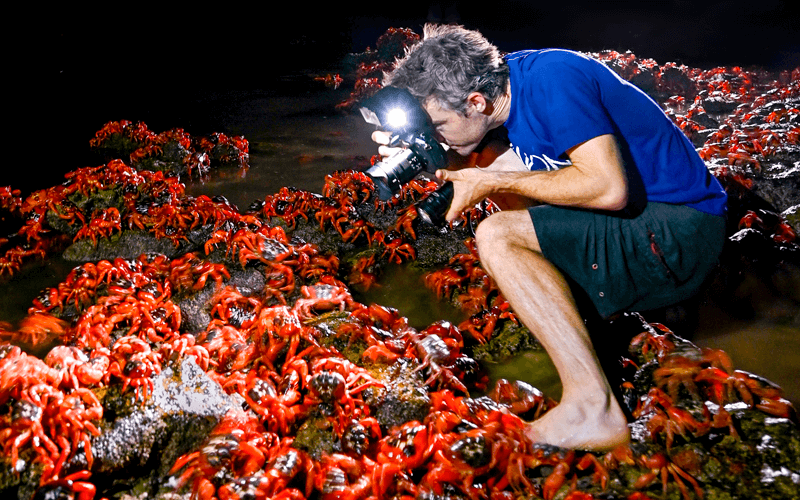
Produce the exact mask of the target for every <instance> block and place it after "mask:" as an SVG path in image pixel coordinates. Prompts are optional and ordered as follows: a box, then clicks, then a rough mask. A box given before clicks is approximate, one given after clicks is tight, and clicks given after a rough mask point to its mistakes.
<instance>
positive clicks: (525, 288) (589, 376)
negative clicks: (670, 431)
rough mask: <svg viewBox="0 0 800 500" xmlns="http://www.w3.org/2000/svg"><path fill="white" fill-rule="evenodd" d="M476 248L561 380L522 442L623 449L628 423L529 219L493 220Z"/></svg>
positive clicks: (523, 215) (500, 216)
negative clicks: (550, 404) (552, 401)
mask: <svg viewBox="0 0 800 500" xmlns="http://www.w3.org/2000/svg"><path fill="white" fill-rule="evenodd" d="M476 241H477V244H478V251H479V253H480V258H481V263H482V264H483V266H484V268H485V269H486V271H487V272H488V273H489V275H490V276H491V277H492V278H493V279H494V280H495V282H496V283H497V285H498V286H499V288H500V290H501V291H502V292H503V295H504V296H505V298H506V299H507V300H508V302H509V303H510V304H511V307H512V308H513V310H514V313H515V314H516V315H517V317H518V318H519V319H520V320H521V321H522V323H523V324H524V325H525V326H527V327H528V329H529V330H530V331H531V332H532V333H533V334H534V336H536V338H537V340H539V342H540V343H541V344H542V346H544V348H545V349H546V350H547V353H548V354H549V356H550V358H551V359H552V360H553V364H554V365H555V367H556V370H558V374H559V376H560V377H561V383H562V386H563V394H562V397H561V402H560V403H559V405H558V406H557V407H556V408H554V409H552V410H550V411H549V412H547V413H546V414H545V415H544V416H543V417H542V418H540V419H538V420H535V421H533V422H532V423H530V424H529V425H528V428H527V429H526V434H527V436H528V438H529V439H530V440H531V441H533V442H536V443H547V444H552V445H556V446H561V447H564V448H573V449H585V450H598V451H599V450H607V449H611V448H613V447H615V446H617V445H619V444H623V443H626V442H628V441H629V439H630V434H629V430H628V426H627V420H626V418H625V415H624V414H623V412H622V409H621V408H620V407H619V404H618V403H617V400H616V399H615V398H614V395H613V393H612V391H611V388H610V386H609V384H608V381H607V380H606V377H605V374H604V373H603V371H602V369H601V368H600V363H599V361H598V359H597V355H596V354H595V351H594V348H593V347H592V344H591V341H590V340H589V334H588V332H587V330H586V327H585V325H584V322H583V320H582V319H581V317H580V314H579V313H578V310H577V307H576V305H575V301H574V299H573V297H572V293H571V292H570V290H569V286H568V285H567V283H566V281H565V279H564V277H563V276H562V275H561V273H560V272H559V271H558V270H557V269H556V268H555V266H553V265H552V264H551V263H550V262H549V261H548V260H547V259H545V258H544V257H543V256H542V254H541V249H540V247H539V241H538V239H537V237H536V233H535V231H534V228H533V223H532V222H531V218H530V215H529V214H528V212H527V211H526V210H516V211H502V212H498V213H496V214H494V215H492V216H491V217H489V218H488V219H486V220H485V221H483V222H482V223H481V224H480V225H479V226H478V230H477V232H476Z"/></svg>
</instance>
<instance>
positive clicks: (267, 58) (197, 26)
mask: <svg viewBox="0 0 800 500" xmlns="http://www.w3.org/2000/svg"><path fill="white" fill-rule="evenodd" d="M442 4H444V5H442ZM447 4H450V5H447ZM452 4H454V2H447V1H445V2H441V3H438V4H437V3H436V2H391V1H385V0H384V1H382V2H380V3H379V4H378V2H373V4H371V5H367V4H359V3H351V2H341V1H340V2H326V3H324V4H321V5H320V4H319V3H317V5H316V6H314V5H311V4H309V2H302V3H301V2H288V5H287V4H286V3H284V4H282V5H278V2H274V1H273V2H261V4H260V5H259V6H256V7H246V6H244V5H242V4H240V3H238V2H214V3H211V4H207V6H206V7H199V6H196V5H195V6H185V7H183V8H180V9H179V8H172V7H169V6H167V4H166V3H164V4H152V5H150V4H145V3H132V2H128V3H120V2H116V3H114V4H111V3H108V4H106V5H105V6H103V7H95V8H81V9H76V8H67V7H64V6H60V7H55V8H54V9H45V8H41V11H37V12H31V11H30V9H29V11H28V13H27V14H26V15H19V16H10V15H9V16H6V22H5V23H4V24H5V27H4V31H3V36H4V38H5V39H6V43H5V48H6V50H5V55H6V57H5V58H4V63H5V64H4V69H5V71H4V74H5V79H6V80H7V81H9V82H10V83H11V90H10V91H6V92H5V94H6V99H7V106H4V107H5V108H6V109H7V110H9V111H7V114H6V119H7V121H8V122H9V125H8V126H7V128H6V130H7V133H6V136H5V138H4V144H5V148H4V149H5V151H6V155H7V156H6V158H7V159H6V163H5V165H3V167H2V168H3V174H2V175H3V177H0V185H9V184H11V185H12V186H13V187H18V188H21V189H23V191H25V190H26V189H39V188H43V187H47V186H49V185H52V184H53V182H51V180H52V179H53V178H54V177H53V176H52V174H51V173H52V172H57V175H56V177H55V180H56V182H58V181H59V180H60V179H61V176H62V175H63V173H64V172H67V171H70V170H74V169H75V168H78V167H81V166H86V164H84V163H83V162H84V161H87V160H85V159H84V157H83V156H82V155H83V152H84V151H85V150H86V144H87V141H88V139H89V138H91V137H92V136H93V135H94V132H95V131H96V130H98V129H99V128H100V127H101V126H102V125H103V124H104V123H105V122H107V121H110V120H119V119H123V118H124V119H129V120H133V121H138V120H143V121H145V123H147V124H148V126H150V128H151V129H152V130H154V131H157V132H160V131H162V130H166V129H168V128H172V127H184V128H186V129H187V131H188V132H190V133H191V134H193V135H200V134H204V133H208V132H211V131H220V132H226V131H225V130H219V127H218V123H217V124H216V128H215V121H214V117H213V115H208V114H206V116H204V117H203V118H200V115H201V114H202V113H200V111H199V108H201V107H202V101H203V99H204V96H208V95H209V94H213V93H215V92H228V91H231V90H246V91H252V90H262V91H266V92H272V91H274V92H301V91H304V90H305V89H303V88H302V84H300V83H298V82H302V80H300V79H297V78H292V77H296V76H297V75H308V74H312V73H313V74H317V73H319V74H325V73H326V72H335V71H337V70H338V69H339V68H340V67H341V64H342V62H343V61H344V60H345V59H346V56H347V54H348V53H350V52H363V51H364V50H365V49H366V47H367V46H374V44H375V41H376V39H377V38H378V37H379V36H380V35H381V34H382V33H384V32H385V30H386V29H387V28H389V27H392V26H394V27H408V28H411V29H412V30H414V31H415V32H417V33H421V32H422V29H421V28H422V25H423V24H424V23H425V21H426V19H428V18H429V11H430V9H431V7H434V9H437V8H438V11H439V12H445V11H446V10H447V9H448V8H449V11H448V12H450V13H452V12H454V11H453V9H452ZM455 12H457V17H455V18H452V19H451V20H455V21H457V22H459V23H460V24H463V25H465V26H466V27H468V28H474V29H478V30H480V31H482V32H483V33H484V34H485V35H486V36H487V37H488V38H489V39H490V40H491V41H493V42H494V43H495V44H497V45H498V46H499V47H500V49H501V50H503V51H513V50H518V49H523V48H542V47H562V48H569V49H574V50H582V51H599V50H603V49H614V50H619V51H626V50H631V51H633V52H634V53H635V54H636V55H637V56H639V57H642V58H644V57H650V58H653V59H655V60H656V61H657V62H658V63H659V64H664V63H666V62H670V61H672V62H678V63H682V64H686V65H689V66H692V67H701V68H711V67H715V66H729V65H740V66H751V65H756V66H760V67H763V68H765V69H770V70H783V69H792V68H795V67H798V66H800V55H798V54H799V52H800V48H799V46H798V38H800V34H799V30H798V25H799V24H800V23H799V22H798V16H796V15H791V14H790V13H789V2H787V1H777V0H758V1H753V2H743V1H734V2H713V1H712V2H689V1H675V0H673V1H664V2H643V1H639V2H630V1H620V2H577V1H569V0H563V1H556V2H522V1H494V2H485V3H482V2H478V3H476V2H460V3H458V2H456V3H455ZM445 15H446V14H445ZM292 86H294V88H293V87H292ZM9 131H10V132H11V133H10V134H8V132H9Z"/></svg>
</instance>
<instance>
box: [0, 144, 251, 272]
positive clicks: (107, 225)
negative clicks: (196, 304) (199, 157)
mask: <svg viewBox="0 0 800 500" xmlns="http://www.w3.org/2000/svg"><path fill="white" fill-rule="evenodd" d="M65 178H66V181H65V182H64V183H63V184H60V185H57V186H53V187H50V188H48V189H43V190H39V191H35V192H34V193H32V194H31V195H29V196H28V197H27V198H25V199H24V200H23V199H22V198H20V196H19V192H18V191H13V190H10V189H9V188H4V189H3V190H0V197H2V200H3V201H2V206H3V208H5V209H6V210H8V211H9V212H10V213H11V215H12V216H15V217H20V218H22V220H23V224H22V227H21V228H20V229H19V231H17V232H16V233H15V234H13V235H12V236H10V237H9V238H4V239H0V245H2V246H3V247H5V250H4V254H3V255H2V256H0V275H2V274H9V275H11V274H14V272H16V271H18V270H19V268H20V266H21V265H22V263H23V262H24V261H25V260H29V259H31V258H33V257H41V258H43V257H45V256H46V255H47V254H48V252H50V251H51V250H53V249H63V243H64V242H65V240H67V241H66V242H69V237H68V235H71V237H72V238H71V239H72V241H78V240H83V239H90V240H92V242H93V243H94V244H95V245H96V244H97V242H98V239H100V238H106V239H107V238H110V237H112V236H114V235H118V234H120V233H121V232H122V231H123V230H128V229H137V230H140V231H146V232H149V233H151V234H153V235H154V236H155V237H158V238H167V239H169V240H171V241H173V242H174V243H175V245H176V246H178V245H179V244H180V243H181V241H184V240H186V239H187V238H186V233H187V231H189V230H192V229H196V228H198V227H200V226H203V225H205V224H209V223H222V222H223V221H226V220H232V219H233V220H239V219H240V218H241V217H242V216H241V215H240V214H239V212H238V211H237V209H236V208H235V207H233V206H231V205H230V204H228V203H227V202H226V201H225V200H224V199H216V200H212V199H211V198H209V197H208V196H205V195H201V196H198V197H190V196H185V195H184V185H183V184H182V183H181V182H180V181H179V180H178V178H176V177H167V176H165V175H164V173H163V172H151V171H148V170H142V171H137V170H136V169H134V168H132V167H130V166H128V165H126V164H124V163H123V162H122V161H121V160H112V161H110V162H108V163H107V164H105V165H100V166H98V167H84V168H80V169H77V170H74V171H72V172H69V173H67V174H66V175H65ZM100 194H102V195H103V196H101V195H100ZM98 199H100V200H101V201H99V202H98ZM103 200H105V201H103Z"/></svg>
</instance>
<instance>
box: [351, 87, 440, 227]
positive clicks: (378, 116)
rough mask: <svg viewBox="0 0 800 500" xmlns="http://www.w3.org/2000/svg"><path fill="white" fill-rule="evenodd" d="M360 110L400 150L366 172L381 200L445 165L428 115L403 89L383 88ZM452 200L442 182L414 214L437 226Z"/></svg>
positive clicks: (364, 102)
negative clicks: (388, 133)
mask: <svg viewBox="0 0 800 500" xmlns="http://www.w3.org/2000/svg"><path fill="white" fill-rule="evenodd" d="M360 111H361V115H362V116H363V117H364V120H366V122H367V123H370V124H373V125H376V126H378V127H381V128H382V129H384V130H387V131H389V132H391V133H392V136H391V139H390V141H389V146H390V147H401V148H402V149H400V150H399V151H397V152H396V153H394V154H393V155H392V156H390V157H388V158H386V159H385V160H383V161H381V162H378V163H376V164H375V165H373V166H372V167H370V168H369V170H367V171H366V174H367V175H368V176H369V177H370V178H371V179H372V180H373V182H375V186H376V188H377V190H378V196H379V197H380V198H381V199H382V200H384V201H385V200H389V199H391V197H392V196H394V195H395V194H397V192H399V191H400V188H401V187H402V186H403V185H404V184H406V183H407V182H409V181H410V180H412V179H413V178H414V177H416V176H417V175H418V174H419V173H421V172H423V171H425V172H428V173H431V174H432V173H434V172H436V170H438V169H440V168H444V167H445V166H446V165H447V154H446V152H445V149H444V148H443V147H442V145H441V144H439V142H438V141H437V140H436V138H435V131H434V128H433V124H432V123H431V121H430V116H428V113H427V112H426V111H425V110H424V109H423V108H422V106H421V105H420V103H419V101H417V99H415V98H414V96H412V95H411V93H410V92H408V91H407V90H405V89H400V88H397V87H390V86H388V87H383V88H382V89H381V90H379V91H378V92H377V93H375V94H374V95H373V96H372V97H370V98H369V99H366V100H365V101H363V102H362V103H361V107H360ZM452 200H453V185H452V183H450V182H446V183H444V184H443V185H442V186H441V187H440V188H439V189H437V190H436V191H434V192H433V193H431V194H430V195H428V196H427V197H426V198H425V199H424V200H422V201H421V202H419V203H418V204H417V213H418V214H419V217H420V218H421V219H422V220H424V221H425V222H427V223H430V224H435V225H440V224H442V223H443V222H444V215H445V214H446V213H447V209H448V208H449V207H450V202H451V201H452Z"/></svg>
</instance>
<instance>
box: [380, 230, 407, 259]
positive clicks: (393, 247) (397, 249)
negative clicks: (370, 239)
mask: <svg viewBox="0 0 800 500" xmlns="http://www.w3.org/2000/svg"><path fill="white" fill-rule="evenodd" d="M374 238H375V240H376V241H378V242H379V243H381V244H382V245H383V247H384V250H383V254H382V255H381V257H386V258H387V260H388V261H389V262H394V263H395V264H402V263H403V260H404V259H412V260H413V259H415V258H416V256H417V252H416V250H414V247H413V246H412V245H411V244H410V243H408V242H407V241H405V239H404V238H403V237H402V236H401V235H400V233H398V232H397V231H389V232H388V233H385V234H384V233H383V232H380V231H378V232H376V233H375V236H374Z"/></svg>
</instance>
